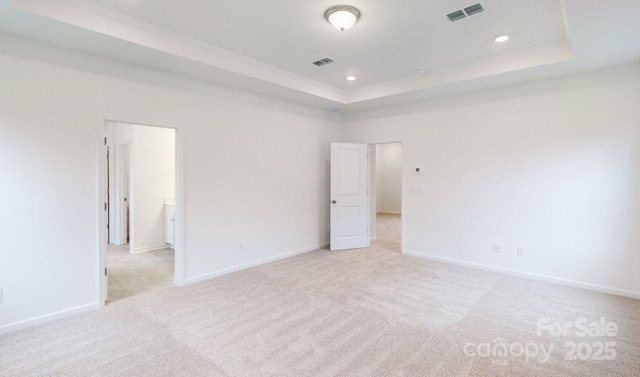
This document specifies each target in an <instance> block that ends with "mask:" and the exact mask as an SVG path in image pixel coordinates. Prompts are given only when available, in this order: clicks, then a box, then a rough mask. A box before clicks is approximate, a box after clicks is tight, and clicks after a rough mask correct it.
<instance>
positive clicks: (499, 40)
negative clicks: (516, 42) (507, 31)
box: [494, 35, 509, 43]
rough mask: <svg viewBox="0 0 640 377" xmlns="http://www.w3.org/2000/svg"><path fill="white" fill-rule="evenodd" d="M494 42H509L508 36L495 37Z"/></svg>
mask: <svg viewBox="0 0 640 377" xmlns="http://www.w3.org/2000/svg"><path fill="white" fill-rule="evenodd" d="M494 40H495V41H496V43H504V42H506V41H508V40H509V36H508V35H501V36H499V37H496V39H494Z"/></svg>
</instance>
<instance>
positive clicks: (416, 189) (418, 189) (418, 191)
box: [411, 186, 427, 195]
mask: <svg viewBox="0 0 640 377" xmlns="http://www.w3.org/2000/svg"><path fill="white" fill-rule="evenodd" d="M426 191H427V189H426V188H425V187H424V186H413V187H412V188H411V193H412V194H413V195H424V193H425V192H426Z"/></svg>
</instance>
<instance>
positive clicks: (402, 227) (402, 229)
mask: <svg viewBox="0 0 640 377" xmlns="http://www.w3.org/2000/svg"><path fill="white" fill-rule="evenodd" d="M367 144H368V145H369V169H371V154H372V153H375V150H374V149H375V146H376V145H381V144H400V145H401V146H402V145H403V143H402V142H401V141H378V142H375V143H374V142H371V143H367ZM404 162H405V158H404V148H402V157H401V161H400V166H402V171H401V172H400V202H401V205H400V211H401V215H400V254H404V234H405V219H406V216H405V213H406V210H405V203H406V202H407V201H406V200H405V182H406V177H407V172H408V171H409V170H408V169H407V167H406V166H404ZM377 163H378V160H377V159H376V164H377ZM377 179H378V177H377V176H376V180H377ZM371 183H372V182H371V179H369V193H371V189H372V188H371ZM374 183H375V182H374ZM369 195H371V194H369ZM376 195H377V193H376ZM369 211H371V198H369ZM369 228H371V226H369ZM377 231H378V230H377V227H376V236H377Z"/></svg>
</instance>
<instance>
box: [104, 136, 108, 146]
mask: <svg viewBox="0 0 640 377" xmlns="http://www.w3.org/2000/svg"><path fill="white" fill-rule="evenodd" d="M104 145H107V137H106V136H105V138H104Z"/></svg>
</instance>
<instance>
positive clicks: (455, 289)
mask: <svg viewBox="0 0 640 377" xmlns="http://www.w3.org/2000/svg"><path fill="white" fill-rule="evenodd" d="M545 317H548V318H550V319H552V320H554V321H560V322H565V321H575V320H576V319H578V318H586V319H589V320H593V321H599V320H600V318H601V317H606V319H607V321H615V323H616V324H617V326H618V327H619V330H618V335H617V336H616V337H615V338H614V339H613V341H615V342H616V345H615V349H616V351H617V357H616V359H615V360H613V361H580V360H575V361H566V360H564V359H563V356H564V355H565V353H566V351H565V348H564V343H565V342H568V341H576V342H584V341H586V340H589V342H591V341H592V340H591V339H585V338H577V337H576V336H569V337H567V338H554V337H551V336H550V335H546V334H545V335H543V336H537V335H536V321H537V320H538V319H539V318H545ZM498 338H502V339H503V340H504V342H507V343H509V344H513V343H521V344H526V343H527V342H532V343H534V342H535V343H544V344H546V345H549V344H551V343H554V344H556V346H555V348H554V350H553V352H552V354H551V357H550V359H549V360H548V361H547V362H546V363H540V362H538V360H537V359H533V360H529V361H526V360H525V359H524V357H515V356H507V357H498V358H483V357H478V356H476V357H472V356H467V355H465V353H464V352H463V348H464V347H465V344H467V343H472V344H475V345H480V344H483V343H487V342H488V343H493V342H494V340H496V339H498ZM597 340H602V341H604V340H606V341H609V340H611V339H608V338H607V339H597ZM0 375H2V376H3V377H14V376H16V377H26V376H70V377H72V376H78V377H87V376H103V377H107V376H135V377H142V376H154V377H161V376H167V377H169V376H189V377H197V376H202V377H205V376H206V377H211V376H256V377H263V376H295V377H301V376H318V377H322V376H520V377H523V376H594V377H596V376H597V377H605V376H606V377H611V376H638V375H640V301H637V300H632V299H627V298H622V297H616V296H611V295H605V294H599V293H593V292H589V291H584V290H579V289H573V288H567V287H562V286H556V285H553V284H547V283H542V282H538V281H533V280H527V279H521V278H515V277H508V276H505V275H501V274H497V273H490V272H483V271H479V270H474V269H470V268H464V267H458V266H451V265H446V264H440V263H434V262H429V261H426V260H422V259H417V258H413V257H406V256H402V255H400V254H398V253H396V252H391V251H389V250H387V249H384V248H381V247H379V246H376V245H374V246H373V247H371V248H368V249H362V250H352V251H343V252H329V251H327V250H318V251H314V252H310V253H306V254H303V255H299V256H296V257H292V258H289V259H286V260H282V261H278V262H274V263H270V264H267V265H263V266H260V267H256V268H251V269H248V270H244V271H240V272H237V273H233V274H230V275H226V276H222V277H219V278H215V279H212V280H209V281H206V282H202V283H198V284H194V285H190V286H187V287H182V288H167V289H162V290H158V291H153V292H150V293H146V294H141V295H137V296H133V297H129V298H126V299H123V300H120V301H117V302H115V303H113V304H112V305H108V306H107V307H105V308H104V309H102V310H100V311H95V312H91V313H88V314H84V315H80V316H76V317H73V318H68V319H64V320H60V321H57V322H53V323H49V324H45V325H42V326H37V327H34V328H30V329H26V330H21V331H18V332H14V333H10V334H5V335H2V336H0Z"/></svg>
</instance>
